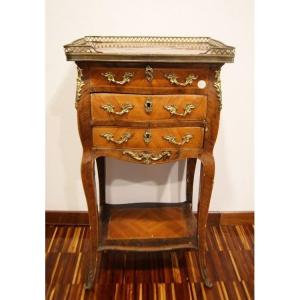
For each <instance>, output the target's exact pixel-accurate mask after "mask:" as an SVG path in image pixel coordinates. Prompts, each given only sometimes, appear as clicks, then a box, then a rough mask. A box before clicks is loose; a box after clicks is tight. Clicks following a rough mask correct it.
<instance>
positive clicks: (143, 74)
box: [90, 66, 208, 93]
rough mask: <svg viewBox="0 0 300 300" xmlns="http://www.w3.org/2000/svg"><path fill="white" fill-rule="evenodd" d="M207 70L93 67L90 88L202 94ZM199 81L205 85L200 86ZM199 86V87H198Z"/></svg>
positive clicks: (204, 88)
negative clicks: (193, 91)
mask: <svg viewBox="0 0 300 300" xmlns="http://www.w3.org/2000/svg"><path fill="white" fill-rule="evenodd" d="M207 78H208V68H205V67H202V68H188V69H186V68H169V67H166V68H155V67H153V68H151V67H150V69H149V68H148V69H147V66H145V67H144V68H142V67H140V68H133V67H127V68H126V67H119V68H116V67H112V68H111V67H93V68H92V69H91V70H90V87H91V88H97V87H98V88H99V87H103V88H107V87H109V88H110V89H112V90H114V91H116V90H122V89H125V88H128V89H131V88H149V87H151V88H180V89H182V90H184V89H188V88H196V89H200V90H202V91H203V92H204V93H205V91H206V88H207ZM199 81H201V83H202V84H203V81H205V83H206V85H205V86H203V85H202V86H201V84H199ZM198 84H199V85H198Z"/></svg>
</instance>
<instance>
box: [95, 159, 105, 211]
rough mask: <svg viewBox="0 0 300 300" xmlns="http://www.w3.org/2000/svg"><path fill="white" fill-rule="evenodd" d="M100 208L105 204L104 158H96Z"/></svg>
mask: <svg viewBox="0 0 300 300" xmlns="http://www.w3.org/2000/svg"><path fill="white" fill-rule="evenodd" d="M97 171H98V180H99V196H100V201H99V202H100V206H102V205H104V204H105V173H106V172H105V157H103V156H102V157H97Z"/></svg>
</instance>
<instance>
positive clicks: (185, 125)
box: [65, 37, 234, 164]
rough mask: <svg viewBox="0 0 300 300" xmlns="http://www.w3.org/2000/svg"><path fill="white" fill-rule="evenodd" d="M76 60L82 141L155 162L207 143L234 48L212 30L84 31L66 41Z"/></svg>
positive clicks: (215, 124) (113, 154)
mask: <svg viewBox="0 0 300 300" xmlns="http://www.w3.org/2000/svg"><path fill="white" fill-rule="evenodd" d="M65 51H66V55H67V58H68V59H69V60H75V61H76V64H77V67H78V78H77V95H76V108H77V110H78V122H79V132H80V137H81V141H82V144H83V147H89V148H90V149H91V150H92V151H93V153H94V154H95V155H96V156H97V155H98V153H99V152H101V151H104V152H105V154H106V155H108V156H111V157H114V158H117V159H122V160H127V161H131V162H137V163H146V164H154V163H161V162H166V161H174V160H179V159H184V158H187V157H198V156H199V155H200V153H201V152H203V151H212V149H213V146H214V143H215V140H216V137H217V132H218V126H219V115H220V111H221V109H222V95H221V82H220V68H221V66H222V65H223V64H224V62H231V61H232V60H233V53H234V49H233V48H232V47H228V46H225V45H224V44H222V43H220V42H217V41H215V40H212V39H210V38H142V37H135V38H134V37H132V38H129V37H128V38H126V37H123V38H121V37H119V38H105V37H102V38H101V37H85V38H83V39H80V40H77V41H75V42H73V43H72V44H69V45H66V46H65Z"/></svg>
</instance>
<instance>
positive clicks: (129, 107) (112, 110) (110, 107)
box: [101, 103, 134, 116]
mask: <svg viewBox="0 0 300 300" xmlns="http://www.w3.org/2000/svg"><path fill="white" fill-rule="evenodd" d="M101 108H102V109H104V110H105V111H107V112H108V113H110V114H114V115H118V116H122V115H124V114H128V113H129V112H130V111H131V110H132V109H133V108H134V105H133V104H130V103H128V104H122V105H121V111H115V107H114V106H113V105H111V104H104V105H102V106H101Z"/></svg>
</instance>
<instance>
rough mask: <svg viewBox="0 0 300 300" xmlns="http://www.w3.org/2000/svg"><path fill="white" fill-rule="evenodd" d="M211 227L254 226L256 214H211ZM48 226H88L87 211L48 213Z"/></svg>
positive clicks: (243, 212) (248, 212) (209, 222)
mask: <svg viewBox="0 0 300 300" xmlns="http://www.w3.org/2000/svg"><path fill="white" fill-rule="evenodd" d="M207 222H208V224H209V225H236V224H250V225H253V224H254V212H253V211H242V212H209V213H208V221H207ZM46 224H47V225H79V226H87V225H88V224H89V218H88V213H87V211H57V210H55V211H53V210H51V211H49V210H48V211H46Z"/></svg>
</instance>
